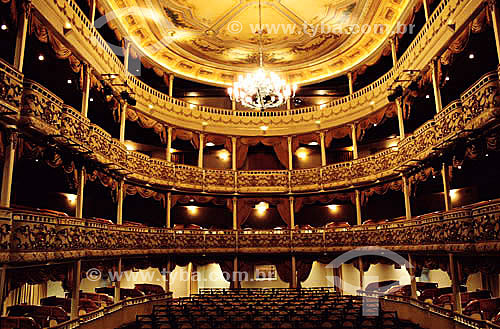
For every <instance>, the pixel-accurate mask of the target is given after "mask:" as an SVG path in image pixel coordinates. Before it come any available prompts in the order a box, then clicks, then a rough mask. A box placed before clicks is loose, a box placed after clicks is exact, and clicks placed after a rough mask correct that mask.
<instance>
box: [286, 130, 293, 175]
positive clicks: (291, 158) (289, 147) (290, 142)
mask: <svg viewBox="0 0 500 329" xmlns="http://www.w3.org/2000/svg"><path fill="white" fill-rule="evenodd" d="M287 140H288V169H289V170H292V169H293V154H292V136H288V137H287Z"/></svg>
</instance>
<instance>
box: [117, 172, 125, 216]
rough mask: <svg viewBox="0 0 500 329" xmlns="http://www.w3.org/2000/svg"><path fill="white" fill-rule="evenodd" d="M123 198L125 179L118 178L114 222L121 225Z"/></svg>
mask: <svg viewBox="0 0 500 329" xmlns="http://www.w3.org/2000/svg"><path fill="white" fill-rule="evenodd" d="M124 198H125V181H124V180H123V179H121V180H120V182H119V185H118V200H117V208H116V224H117V225H122V223H123V199H124Z"/></svg>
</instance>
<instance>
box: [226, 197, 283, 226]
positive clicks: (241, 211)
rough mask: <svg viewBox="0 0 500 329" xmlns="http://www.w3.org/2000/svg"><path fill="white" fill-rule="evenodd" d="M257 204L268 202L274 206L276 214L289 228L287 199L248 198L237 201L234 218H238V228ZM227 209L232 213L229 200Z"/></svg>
mask: <svg viewBox="0 0 500 329" xmlns="http://www.w3.org/2000/svg"><path fill="white" fill-rule="evenodd" d="M259 202H268V203H269V204H271V205H274V206H276V209H277V210H278V213H279V214H280V217H281V219H283V222H285V224H287V225H288V226H290V220H291V219H290V201H289V199H288V198H251V199H250V198H249V199H238V201H237V203H236V204H237V208H236V216H237V218H238V227H241V226H242V225H243V224H244V223H245V222H246V220H247V219H248V217H249V216H250V214H251V213H252V210H253V209H254V207H255V205H256V204H257V203H259ZM226 204H227V207H228V208H229V210H230V211H231V212H232V211H233V203H232V201H231V200H230V199H228V200H227V202H226Z"/></svg>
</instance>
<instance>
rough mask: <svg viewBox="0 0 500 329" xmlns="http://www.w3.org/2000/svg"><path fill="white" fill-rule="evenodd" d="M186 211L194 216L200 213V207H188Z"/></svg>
mask: <svg viewBox="0 0 500 329" xmlns="http://www.w3.org/2000/svg"><path fill="white" fill-rule="evenodd" d="M186 209H187V210H188V212H189V213H190V214H192V215H194V214H196V213H197V212H198V207H196V206H186Z"/></svg>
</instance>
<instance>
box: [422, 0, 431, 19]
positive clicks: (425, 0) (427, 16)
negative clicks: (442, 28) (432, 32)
mask: <svg viewBox="0 0 500 329" xmlns="http://www.w3.org/2000/svg"><path fill="white" fill-rule="evenodd" d="M422 2H423V3H424V15H425V21H426V22H427V20H428V19H429V4H428V3H427V0H422Z"/></svg>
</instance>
